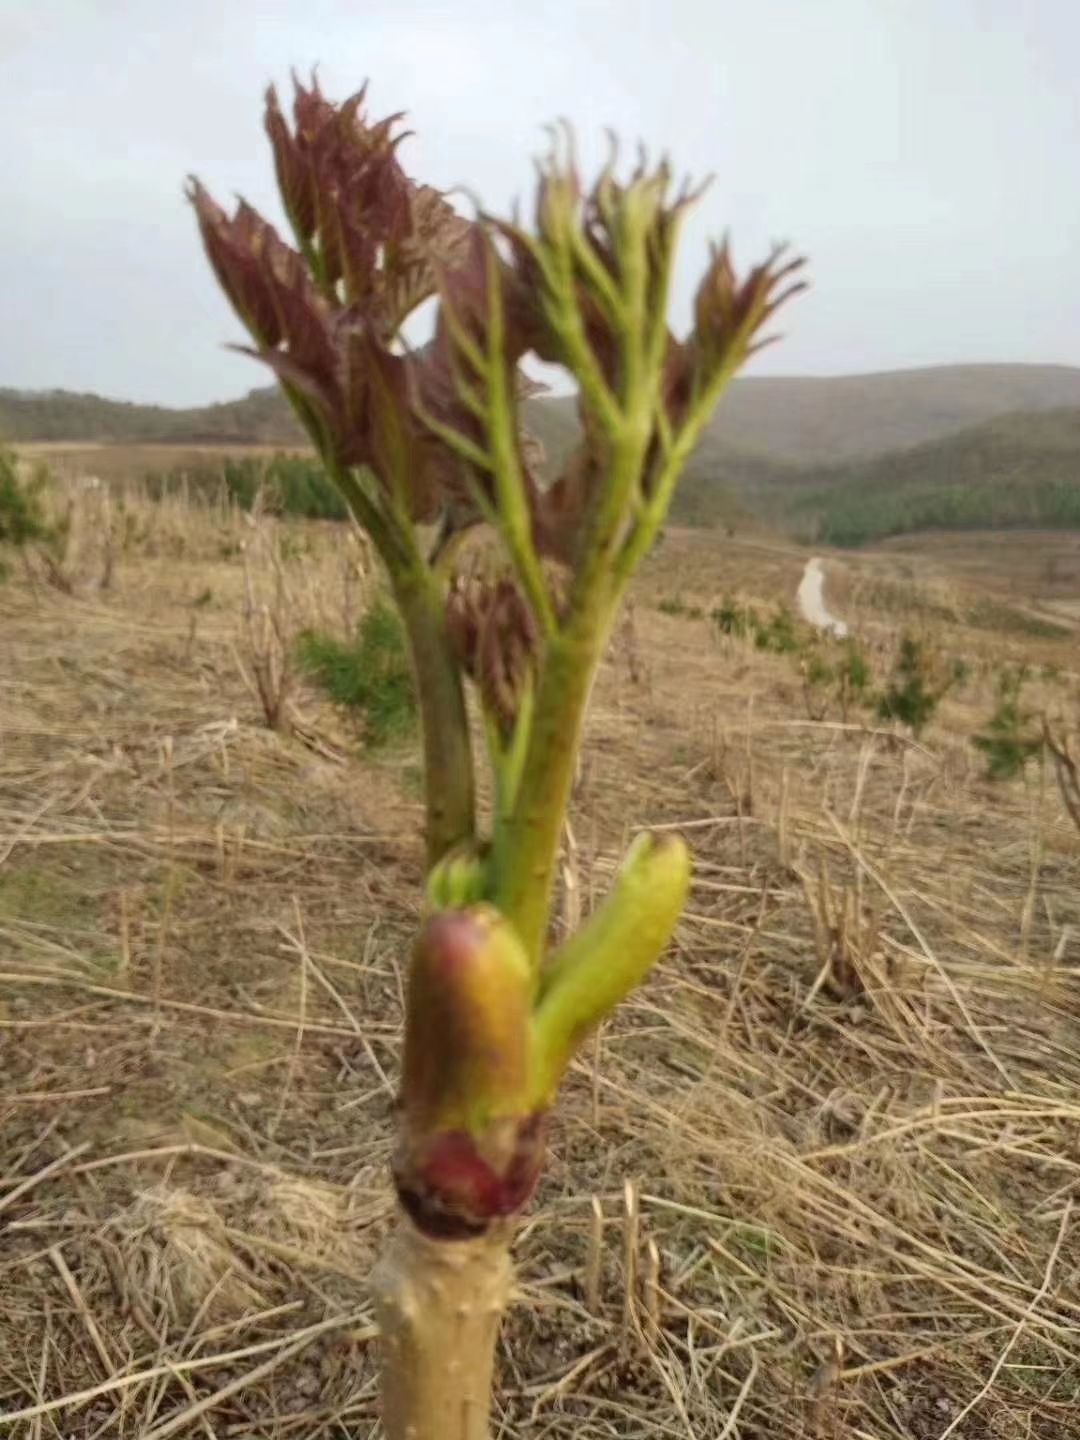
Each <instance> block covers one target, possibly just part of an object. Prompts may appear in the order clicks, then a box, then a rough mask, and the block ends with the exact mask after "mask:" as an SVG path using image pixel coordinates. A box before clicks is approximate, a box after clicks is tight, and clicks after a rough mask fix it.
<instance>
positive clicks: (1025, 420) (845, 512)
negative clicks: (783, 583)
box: [736, 408, 1080, 545]
mask: <svg viewBox="0 0 1080 1440" xmlns="http://www.w3.org/2000/svg"><path fill="white" fill-rule="evenodd" d="M736 490H737V491H738V484H737V481H736ZM753 508H754V509H755V510H756V511H758V513H760V514H766V515H769V516H771V517H772V518H773V519H774V520H778V521H781V522H783V523H784V524H786V526H787V528H794V529H795V530H797V531H799V532H801V533H803V534H804V535H806V536H807V537H808V538H813V539H816V540H821V541H824V542H825V543H827V544H831V545H862V544H866V543H868V542H870V541H873V540H880V539H884V538H885V537H886V536H889V535H903V534H909V533H912V532H916V531H922V530H977V529H993V530H1000V529H1009V528H1031V529H1068V530H1080V408H1069V409H1062V410H1050V411H1046V412H1044V413H1042V414H1019V415H1005V416H1000V417H998V418H997V419H995V420H989V421H987V422H986V423H985V424H982V425H978V426H975V427H973V428H972V429H969V430H963V431H961V432H959V433H958V434H956V435H950V436H947V437H946V438H945V439H942V440H933V441H930V442H928V443H926V444H923V445H916V446H912V447H910V448H908V449H905V450H896V451H891V452H888V453H886V454H884V455H875V456H868V457H866V458H864V459H861V460H853V461H848V462H847V463H846V464H843V465H834V466H815V467H812V468H809V467H807V468H802V469H799V470H797V471H795V472H792V473H790V474H788V475H786V476H784V475H781V474H779V473H778V472H777V473H773V474H771V475H769V476H767V477H765V480H764V483H763V484H762V485H761V486H760V487H759V489H758V490H757V493H756V495H755V496H754V501H753Z"/></svg>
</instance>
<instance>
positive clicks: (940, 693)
mask: <svg viewBox="0 0 1080 1440" xmlns="http://www.w3.org/2000/svg"><path fill="white" fill-rule="evenodd" d="M965 673H966V672H965V667H964V664H963V662H962V661H960V660H953V661H951V662H948V663H946V662H945V660H944V659H943V657H942V656H941V655H940V654H939V653H938V652H937V651H936V650H935V649H934V648H933V646H931V645H930V644H929V642H928V641H926V640H923V639H920V638H919V637H918V636H916V635H911V634H905V635H902V636H901V637H900V649H899V651H898V652H897V656H896V662H895V664H894V666H893V672H892V675H891V676H890V678H889V682H888V684H887V685H886V687H885V689H884V691H883V692H882V694H881V695H880V696H879V697H878V715H879V716H880V718H881V719H882V720H899V721H900V722H901V724H904V725H906V726H908V728H909V729H910V730H911V733H912V734H913V735H921V734H922V732H923V730H925V728H926V726H927V725H928V724H929V723H930V721H931V720H932V719H933V718H934V715H935V713H936V712H937V708H938V706H939V705H940V704H941V702H942V700H943V699H944V698H945V696H946V695H947V694H948V692H949V691H950V690H951V689H952V688H953V686H954V685H956V684H958V683H959V682H960V681H961V680H962V679H963V678H964V675H965Z"/></svg>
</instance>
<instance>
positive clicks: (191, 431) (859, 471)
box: [0, 365, 1080, 545]
mask: <svg viewBox="0 0 1080 1440" xmlns="http://www.w3.org/2000/svg"><path fill="white" fill-rule="evenodd" d="M525 418H526V423H527V424H528V425H529V427H530V428H531V429H532V430H533V431H534V432H535V433H536V434H537V435H538V436H539V437H540V439H541V440H542V441H543V442H544V445H545V447H546V449H547V451H548V456H549V466H550V468H551V469H552V470H556V469H557V468H558V467H559V466H560V465H561V462H562V460H563V459H564V458H565V456H566V455H567V453H568V452H569V451H570V449H571V448H572V446H573V445H574V444H575V442H576V439H577V435H578V422H577V414H576V407H575V402H574V399H573V398H572V397H569V396H550V395H545V396H540V397H536V398H533V399H531V400H528V401H526V402H525ZM0 438H3V439H7V440H12V441H16V442H20V441H21V442H29V441H35V440H37V441H80V440H81V441H98V442H113V443H119V444H126V445H135V444H137V445H143V446H146V445H154V444H170V445H184V444H199V445H221V446H223V447H225V446H229V445H233V444H237V445H240V444H261V445H273V446H281V447H282V448H291V447H293V446H298V445H303V443H304V441H303V436H302V435H301V433H300V431H299V428H298V426H297V425H296V423H295V421H294V420H293V418H292V415H291V413H290V411H289V409H288V406H287V404H286V403H285V401H284V399H283V398H282V397H281V395H280V394H279V393H278V392H277V390H276V389H274V388H272V387H271V388H266V389H258V390H252V391H250V392H249V393H248V394H247V395H246V396H244V397H243V398H242V399H240V400H233V401H227V402H224V403H222V404H219V405H207V406H202V407H199V408H195V409H188V410H180V409H176V410H174V409H168V408H166V407H164V406H153V405H134V404H127V403H124V402H122V401H115V400H105V399H103V398H102V397H101V396H98V395H77V394H72V393H70V392H68V391H62V390H58V391H48V392H40V391H39V392H19V391H15V390H0ZM672 518H673V520H675V521H677V522H681V523H684V524H693V525H706V526H707V525H729V524H742V523H744V522H745V521H746V520H747V519H748V518H753V519H756V520H758V521H763V522H765V523H768V524H770V525H775V526H780V527H782V528H786V529H789V530H795V531H796V532H797V533H799V534H801V535H804V536H806V537H807V538H814V539H817V540H820V541H823V542H826V543H831V544H837V545H857V544H861V543H864V542H868V541H871V540H876V539H880V538H883V537H885V536H888V535H895V534H904V533H908V532H911V531H917V530H926V529H941V528H957V529H973V528H981V527H1001V526H1020V525H1039V526H1042V527H1051V528H1053V527H1059V526H1067V527H1069V528H1073V527H1075V528H1080V369H1070V368H1068V367H1066V366H1053V365H964V366H945V367H938V368H935V369H926V370H909V371H895V372H892V373H889V374H879V375H856V376H839V377H829V378H823V379H817V378H804V379H784V378H780V379H741V380H737V381H736V382H735V383H734V385H733V386H732V389H731V392H730V393H729V395H728V396H727V397H726V398H725V400H724V401H723V403H722V405H721V407H720V411H719V413H718V415H717V417H716V419H715V421H714V422H713V424H712V425H711V427H710V428H709V430H708V432H707V433H706V435H705V437H704V439H703V440H702V443H701V445H700V446H699V447H698V450H697V452H696V454H695V455H694V457H693V459H692V460H691V462H690V465H689V467H688V471H687V475H686V477H685V480H684V482H683V484H682V485H681V486H680V489H679V492H678V494H677V497H676V502H675V506H674V509H673V513H672Z"/></svg>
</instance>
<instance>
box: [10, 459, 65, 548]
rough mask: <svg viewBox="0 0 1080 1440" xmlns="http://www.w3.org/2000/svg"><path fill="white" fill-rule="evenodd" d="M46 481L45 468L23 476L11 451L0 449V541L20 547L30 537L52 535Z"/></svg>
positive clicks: (43, 537)
mask: <svg viewBox="0 0 1080 1440" xmlns="http://www.w3.org/2000/svg"><path fill="white" fill-rule="evenodd" d="M46 481H47V474H46V472H45V470H44V469H43V468H38V469H36V470H35V471H34V472H33V474H32V475H30V477H29V478H28V479H23V478H22V477H21V476H20V474H19V467H18V462H17V461H16V459H15V456H14V455H13V454H12V452H11V451H10V450H0V545H11V546H12V547H13V548H15V549H16V550H21V549H22V548H23V546H24V545H27V544H29V543H30V542H31V541H48V540H49V539H50V538H51V536H52V533H53V527H52V526H51V525H50V524H49V522H48V518H47V516H46V514H45V505H44V502H43V499H42V492H43V491H44V489H45V485H46Z"/></svg>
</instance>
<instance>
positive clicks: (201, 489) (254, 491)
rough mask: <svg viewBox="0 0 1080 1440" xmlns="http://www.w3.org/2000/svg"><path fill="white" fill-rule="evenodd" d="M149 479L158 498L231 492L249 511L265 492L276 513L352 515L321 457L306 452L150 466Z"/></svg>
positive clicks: (214, 497)
mask: <svg viewBox="0 0 1080 1440" xmlns="http://www.w3.org/2000/svg"><path fill="white" fill-rule="evenodd" d="M145 483H146V487H147V492H148V493H149V495H150V497H151V498H152V499H154V500H160V499H162V498H163V497H164V496H166V495H177V494H186V495H189V496H191V497H192V498H193V499H197V500H201V501H204V502H207V501H213V500H220V499H222V498H223V497H225V496H227V497H228V498H229V499H231V500H232V502H233V503H234V504H235V505H237V506H239V508H240V509H241V510H251V509H252V508H253V507H254V505H255V501H256V498H257V497H258V496H259V495H260V493H261V495H262V501H261V503H262V505H263V507H264V509H266V510H267V511H269V512H270V513H271V514H274V515H296V516H299V517H301V518H303V519H307V520H344V519H345V518H346V516H347V514H348V511H347V509H346V506H345V502H344V500H342V498H341V496H340V494H339V493H338V491H337V490H336V489H335V488H334V485H333V483H332V482H331V481H330V480H329V479H328V477H327V474H326V471H325V470H324V469H323V467H322V465H321V464H320V463H319V461H317V460H314V459H310V458H308V457H307V456H303V455H275V456H274V457H273V458H272V459H271V460H261V459H257V458H255V457H254V456H250V455H244V456H239V457H237V458H235V459H234V458H227V459H226V460H225V461H224V463H223V464H213V465H212V464H200V465H194V466H183V467H180V468H177V469H173V470H167V471H151V472H150V473H149V474H147V475H146V476H145Z"/></svg>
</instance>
